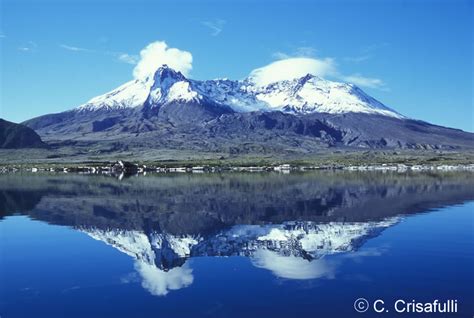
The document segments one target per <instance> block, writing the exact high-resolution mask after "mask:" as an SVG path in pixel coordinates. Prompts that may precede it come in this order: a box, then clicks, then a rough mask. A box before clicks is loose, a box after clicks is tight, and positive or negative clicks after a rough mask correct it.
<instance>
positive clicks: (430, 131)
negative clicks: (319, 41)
mask: <svg viewBox="0 0 474 318" xmlns="http://www.w3.org/2000/svg"><path fill="white" fill-rule="evenodd" d="M257 82H258V81H255V80H254V79H253V78H252V77H249V78H246V79H244V80H228V79H216V80H205V81H199V80H192V79H188V78H186V77H185V76H184V75H183V74H181V73H180V72H176V71H174V70H173V69H171V68H169V67H167V66H162V67H160V68H158V70H157V71H156V72H155V73H154V74H153V75H150V76H146V77H144V78H137V79H135V80H133V81H130V82H128V83H126V84H124V85H122V86H120V87H119V88H117V89H115V90H113V91H111V92H108V93H106V94H104V95H101V96H97V97H94V98H93V99H91V100H90V101H88V102H87V103H85V104H83V105H81V106H79V107H76V108H73V109H72V110H70V111H66V112H62V113H58V114H49V115H44V116H40V117H37V118H33V119H30V120H28V121H26V122H25V123H24V124H25V125H27V126H28V127H30V128H32V129H34V130H35V131H36V132H37V133H38V134H39V135H40V136H41V138H42V139H43V140H44V141H46V142H54V143H56V144H59V145H61V144H66V145H67V146H69V145H71V142H72V143H76V142H79V143H81V144H83V145H84V146H86V147H87V149H86V150H85V151H89V149H90V146H91V145H92V144H93V145H94V147H96V149H97V150H98V151H102V150H104V151H106V152H108V153H112V152H119V151H128V150H130V149H131V147H133V148H136V150H138V151H142V150H144V149H145V150H148V149H150V148H151V149H169V150H173V151H175V150H179V151H184V152H186V151H190V150H191V151H193V152H194V151H202V152H206V153H209V152H215V153H217V152H220V153H231V154H244V153H254V154H256V153H266V154H269V153H277V154H283V153H285V152H286V153H289V154H292V155H294V154H295V153H298V152H300V153H302V154H308V153H316V152H319V151H321V150H322V149H326V148H328V147H338V146H342V147H356V148H404V149H463V148H468V149H472V148H474V143H473V140H474V139H473V136H472V134H470V133H466V132H463V131H460V130H455V129H449V128H445V127H440V126H436V125H431V124H428V123H426V122H422V121H418V120H413V119H409V118H406V117H404V116H403V115H401V114H399V113H397V112H396V111H394V110H392V109H390V108H388V107H386V106H384V105H383V104H382V103H380V102H379V101H377V100H375V99H374V98H372V97H370V96H369V95H367V94H366V93H364V92H363V91H362V90H361V89H359V88H358V87H356V86H354V85H352V84H346V83H337V82H331V81H328V80H325V79H322V78H319V77H316V76H313V75H309V74H308V75H306V76H303V77H301V78H296V79H293V80H283V81H277V82H273V83H269V84H264V85H260V84H258V83H257ZM79 152H80V153H84V151H79Z"/></svg>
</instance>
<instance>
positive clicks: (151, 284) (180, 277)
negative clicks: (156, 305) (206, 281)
mask: <svg viewBox="0 0 474 318" xmlns="http://www.w3.org/2000/svg"><path fill="white" fill-rule="evenodd" d="M135 269H136V270H137V272H138V274H139V275H140V276H141V278H142V286H143V288H145V289H146V290H148V291H149V292H150V294H152V295H155V296H164V295H166V294H168V292H169V291H170V290H177V289H181V288H185V287H188V286H189V285H191V284H192V283H193V281H194V277H193V270H192V269H191V268H189V267H188V266H187V265H186V264H185V265H183V266H181V267H175V268H172V269H170V270H169V271H167V272H165V271H163V270H161V269H159V268H157V267H156V266H154V265H152V264H147V263H145V262H140V261H137V262H135Z"/></svg>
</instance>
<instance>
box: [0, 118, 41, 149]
mask: <svg viewBox="0 0 474 318" xmlns="http://www.w3.org/2000/svg"><path fill="white" fill-rule="evenodd" d="M44 147H47V145H46V144H45V143H44V142H43V141H41V138H40V136H39V135H38V134H37V133H35V131H34V130H33V129H31V128H28V127H26V126H24V125H21V124H15V123H12V122H9V121H6V120H3V119H1V118H0V149H1V148H44Z"/></svg>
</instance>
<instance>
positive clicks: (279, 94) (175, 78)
mask: <svg viewBox="0 0 474 318" xmlns="http://www.w3.org/2000/svg"><path fill="white" fill-rule="evenodd" d="M203 100H205V101H211V102H213V103H215V104H220V105H225V106H230V107H231V108H232V109H233V110H235V111H237V112H249V111H256V110H262V111H272V110H280V111H283V112H290V113H296V114H298V113H303V114H307V113H313V112H322V113H332V114H339V113H348V112H357V113H367V114H378V115H385V116H390V117H396V118H403V116H402V115H400V114H398V113H397V112H395V111H394V110H392V109H390V108H388V107H386V106H385V105H383V104H382V103H380V102H379V101H377V100H375V99H374V98H372V97H370V96H369V95H367V94H366V93H364V92H363V91H362V90H361V89H359V88H358V87H357V86H355V85H353V84H346V83H338V82H332V81H328V80H325V79H322V78H319V77H316V76H313V75H310V74H308V75H306V76H304V77H301V78H298V79H293V80H284V81H279V82H274V83H270V84H268V85H265V86H260V85H258V84H257V83H255V82H254V81H253V80H252V79H251V78H248V79H244V80H240V81H234V80H228V79H218V80H207V81H199V80H190V79H187V78H185V77H184V75H182V74H181V73H180V72H176V71H174V70H173V69H171V68H169V67H167V66H166V65H163V66H162V67H160V68H159V69H158V70H157V71H156V73H155V75H154V76H153V77H150V76H148V77H146V78H143V79H136V80H134V81H131V82H128V83H126V84H124V85H122V86H120V87H118V88H117V89H115V90H113V91H111V92H109V93H106V94H104V95H101V96H97V97H95V98H93V99H91V100H90V101H89V102H87V103H86V104H84V105H81V106H79V107H78V109H79V110H100V109H120V108H134V107H141V106H143V105H144V104H145V102H147V103H148V104H150V105H152V106H153V107H156V106H160V105H163V104H166V103H171V102H202V101H203Z"/></svg>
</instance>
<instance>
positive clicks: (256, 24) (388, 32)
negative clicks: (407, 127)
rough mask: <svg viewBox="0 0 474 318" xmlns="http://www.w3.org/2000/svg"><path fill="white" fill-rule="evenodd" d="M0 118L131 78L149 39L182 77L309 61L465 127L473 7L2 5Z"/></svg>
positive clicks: (10, 0) (468, 124) (400, 104)
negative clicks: (169, 53)
mask: <svg viewBox="0 0 474 318" xmlns="http://www.w3.org/2000/svg"><path fill="white" fill-rule="evenodd" d="M0 1H1V2H0V3H1V7H0V9H1V11H0V12H1V15H0V19H1V20H0V21H1V25H0V45H1V58H0V61H1V65H0V67H1V83H0V85H1V86H0V87H1V100H0V102H1V104H0V117H2V118H5V119H7V120H11V121H14V122H21V121H23V120H26V119H29V118H32V117H35V116H38V115H43V114H46V113H52V112H60V111H63V110H67V109H71V108H73V107H76V106H78V105H80V104H82V103H84V102H86V101H87V100H89V99H90V98H91V97H94V96H96V95H100V94H102V93H105V92H106V91H108V90H111V89H113V88H115V87H117V86H118V85H120V84H122V83H124V82H126V81H128V80H130V79H132V78H133V69H134V67H135V65H134V64H135V63H136V62H137V59H139V53H140V51H141V50H142V49H143V48H144V47H146V46H147V45H148V44H149V43H152V42H155V41H165V42H166V44H167V45H168V47H171V48H177V49H179V50H182V51H187V52H189V53H190V54H191V55H192V69H191V68H190V67H189V68H188V73H189V76H190V77H191V78H195V79H212V78H217V77H228V78H232V79H241V78H244V77H246V76H247V75H248V74H249V73H250V72H251V71H252V70H254V69H256V68H259V67H263V66H265V65H267V64H269V63H272V62H274V61H276V60H278V59H285V58H289V57H309V58H313V59H315V60H316V61H318V62H320V63H323V64H322V65H323V67H326V66H327V67H329V68H330V70H331V71H330V72H325V74H324V75H326V77H328V79H333V80H340V81H352V82H355V83H356V84H358V85H359V86H361V88H363V89H364V90H365V91H366V92H367V93H369V94H370V95H372V96H374V97H375V98H377V99H379V100H380V101H382V102H383V103H385V104H386V105H387V106H389V107H392V108H394V109H395V110H397V111H398V112H400V113H402V114H404V115H406V116H409V117H412V118H416V119H423V120H426V121H429V122H432V123H435V124H440V125H445V126H449V127H455V128H461V129H463V130H467V131H474V117H473V116H474V115H473V112H474V111H473V107H474V106H473V73H474V68H473V42H474V39H473V11H474V6H473V3H474V2H473V1H469V0H466V1H462V0H443V1H441V0H433V1H429V0H426V1H421V0H420V1H416V0H411V1H408V0H406V1H401V0H400V1H375V0H372V1H355V0H353V1H349V0H347V1H329V0H328V1H298V0H292V1H290V0H287V1H281V0H277V1H269V0H267V1H258V2H257V1H250V0H245V1H244V0H241V1H230V0H224V1H222V0H221V1H156V0H155V1H136V0H135V1H133V0H128V1H124V0H122V1H106V0H104V1H99V0H95V1H92V0H84V1H72V0H69V1H68V0H62V1H59V0H57V1H44V0H29V1H25V0H0Z"/></svg>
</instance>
